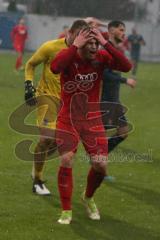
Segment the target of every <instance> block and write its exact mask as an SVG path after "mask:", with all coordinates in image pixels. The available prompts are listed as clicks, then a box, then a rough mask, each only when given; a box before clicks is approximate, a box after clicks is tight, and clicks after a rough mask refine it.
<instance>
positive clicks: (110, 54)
mask: <svg viewBox="0 0 160 240" xmlns="http://www.w3.org/2000/svg"><path fill="white" fill-rule="evenodd" d="M99 44H100V45H101V46H103V47H104V50H98V47H99ZM106 67H109V68H110V69H116V70H119V71H123V72H128V71H129V70H130V69H131V67H132V66H131V63H130V62H129V61H128V59H127V58H126V57H125V56H124V55H123V54H122V53H121V52H120V51H118V50H116V49H115V48H114V47H112V45H111V44H110V43H109V42H108V41H107V40H105V39H104V37H103V36H102V34H101V33H100V31H99V30H98V29H93V28H89V27H88V28H87V29H84V30H82V31H81V32H80V33H79V35H78V36H77V37H76V39H75V40H74V43H73V45H72V46H71V47H70V48H68V49H66V50H62V51H61V52H60V53H59V54H58V55H57V56H56V58H55V59H54V60H53V61H52V62H51V71H52V72H53V73H61V78H60V80H61V89H62V90H61V100H62V107H61V109H60V111H59V114H58V120H57V133H56V138H57V143H58V146H59V148H58V150H59V153H60V158H61V166H60V169H59V172H58V188H59V193H60V199H61V205H62V214H61V216H60V218H59V220H58V222H59V223H60V224H70V222H71V220H72V206H71V198H72V188H73V180H72V158H73V156H74V154H75V152H76V149H77V146H78V142H79V140H81V141H82V143H83V145H84V147H85V150H86V152H87V153H88V154H89V156H90V160H91V168H90V170H89V173H88V177H87V187H86V190H85V192H84V193H83V195H82V199H83V201H84V204H85V206H86V209H87V212H88V216H89V218H90V219H92V220H99V219H100V214H99V211H98V209H97V206H96V204H95V202H94V199H93V195H94V193H95V191H96V189H97V188H98V187H99V186H100V184H101V182H102V181H103V178H104V176H105V175H106V162H107V153H108V146H107V139H106V133H105V130H104V126H103V123H102V120H101V113H100V106H99V94H100V83H101V80H102V74H103V71H104V69H105V68H106Z"/></svg>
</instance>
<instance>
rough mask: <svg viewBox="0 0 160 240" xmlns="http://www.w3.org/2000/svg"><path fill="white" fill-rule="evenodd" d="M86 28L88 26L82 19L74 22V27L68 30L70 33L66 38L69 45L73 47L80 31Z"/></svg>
mask: <svg viewBox="0 0 160 240" xmlns="http://www.w3.org/2000/svg"><path fill="white" fill-rule="evenodd" d="M86 26H88V24H87V23H86V22H85V21H84V20H82V19H80V20H76V21H74V22H73V24H72V26H71V27H70V29H69V30H68V33H67V36H66V41H67V44H68V45H71V44H72V43H73V42H74V39H75V38H76V36H77V35H78V33H79V32H80V30H81V29H83V28H84V27H86Z"/></svg>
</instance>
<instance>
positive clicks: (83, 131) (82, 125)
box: [56, 119, 108, 155]
mask: <svg viewBox="0 0 160 240" xmlns="http://www.w3.org/2000/svg"><path fill="white" fill-rule="evenodd" d="M56 140H57V145H58V150H59V153H60V155H62V154H64V153H67V152H70V151H71V152H76V150H77V146H78V143H79V141H80V140H81V141H82V143H83V146H84V148H85V150H86V152H87V153H88V154H89V155H97V154H103V155H107V153H108V141H107V137H106V133H105V129H104V126H103V124H102V121H101V120H99V119H93V120H84V121H83V120H82V121H78V120H74V121H73V122H70V121H67V122H65V121H64V120H63V121H62V120H58V121H57V130H56Z"/></svg>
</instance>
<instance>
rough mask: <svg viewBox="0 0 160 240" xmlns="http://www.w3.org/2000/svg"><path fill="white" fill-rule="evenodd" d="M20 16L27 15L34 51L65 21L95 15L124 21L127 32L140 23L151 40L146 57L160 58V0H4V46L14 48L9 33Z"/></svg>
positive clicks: (0, 19) (0, 35)
mask: <svg viewBox="0 0 160 240" xmlns="http://www.w3.org/2000/svg"><path fill="white" fill-rule="evenodd" d="M20 15H25V17H26V20H27V25H28V27H29V40H28V42H27V46H26V49H27V50H30V51H31V50H35V49H37V47H39V46H40V44H42V43H43V42H44V41H46V40H49V39H54V38H56V37H57V36H58V34H59V32H60V31H61V30H62V28H63V26H64V24H65V25H70V24H71V23H72V22H73V20H74V19H77V18H82V17H87V16H94V17H97V18H100V19H103V20H104V21H106V22H108V21H109V20H112V19H117V18H118V19H121V20H124V21H125V22H126V25H127V34H129V33H130V32H131V28H132V27H133V26H136V28H137V29H138V31H139V32H140V33H141V34H142V35H143V36H144V39H145V41H146V43H147V44H146V46H145V47H143V49H142V59H143V60H146V61H159V60H160V44H159V39H160V0H123V1H121V0H114V1H112V0H99V1H97V0H95V1H94V0H87V1H86V0H81V1H75V0H70V1H68V0H63V1H62V0H61V1H60V0H52V1H50V0H10V1H7V0H0V26H1V28H0V40H1V48H11V41H10V36H9V34H10V31H11V28H12V26H13V25H14V24H15V22H16V21H17V18H18V17H19V16H20Z"/></svg>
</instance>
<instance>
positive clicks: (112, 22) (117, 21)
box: [108, 20, 126, 29]
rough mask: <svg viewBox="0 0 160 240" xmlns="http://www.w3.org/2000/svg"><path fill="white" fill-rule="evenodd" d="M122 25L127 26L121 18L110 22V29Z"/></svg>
mask: <svg viewBox="0 0 160 240" xmlns="http://www.w3.org/2000/svg"><path fill="white" fill-rule="evenodd" d="M120 25H122V26H124V27H126V25H125V23H124V22H122V21H120V20H114V21H111V22H109V23H108V29H110V28H111V27H115V28H117V27H119V26H120Z"/></svg>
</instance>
